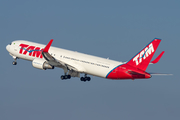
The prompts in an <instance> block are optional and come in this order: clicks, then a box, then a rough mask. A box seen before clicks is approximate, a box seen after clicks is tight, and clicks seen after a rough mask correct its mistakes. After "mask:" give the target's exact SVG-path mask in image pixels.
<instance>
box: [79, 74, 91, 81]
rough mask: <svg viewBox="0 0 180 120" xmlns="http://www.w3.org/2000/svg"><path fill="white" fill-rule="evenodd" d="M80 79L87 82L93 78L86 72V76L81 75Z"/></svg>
mask: <svg viewBox="0 0 180 120" xmlns="http://www.w3.org/2000/svg"><path fill="white" fill-rule="evenodd" d="M80 80H81V81H83V82H86V81H90V80H91V78H90V77H87V74H85V76H84V77H81V78H80Z"/></svg>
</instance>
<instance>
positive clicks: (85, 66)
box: [6, 40, 123, 78]
mask: <svg viewBox="0 0 180 120" xmlns="http://www.w3.org/2000/svg"><path fill="white" fill-rule="evenodd" d="M21 44H25V45H28V47H29V46H33V47H32V48H34V49H36V48H40V49H43V48H44V47H45V45H43V44H38V43H34V42H29V41H24V40H17V41H13V42H12V43H11V45H8V46H7V47H6V49H7V50H8V52H9V53H10V55H11V56H13V57H17V58H20V59H25V60H29V61H33V60H34V59H35V58H40V55H39V56H37V55H35V54H34V56H33V52H34V51H31V49H28V50H27V49H22V47H21V46H20V45H21ZM26 48H27V47H26ZM49 53H50V54H51V55H52V56H53V57H54V58H55V59H57V60H59V61H62V62H65V63H68V64H69V65H71V66H74V67H76V68H78V70H79V72H80V73H85V74H90V75H93V76H98V77H102V78H106V76H107V75H108V73H110V72H111V71H112V70H113V69H114V68H116V67H117V66H119V65H121V64H123V63H122V62H118V61H113V60H109V59H105V58H100V57H96V56H92V55H87V54H83V53H79V52H76V51H70V50H65V49H61V48H57V47H50V49H49ZM42 59H44V58H42Z"/></svg>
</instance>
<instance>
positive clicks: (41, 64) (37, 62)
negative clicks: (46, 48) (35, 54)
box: [32, 58, 54, 70]
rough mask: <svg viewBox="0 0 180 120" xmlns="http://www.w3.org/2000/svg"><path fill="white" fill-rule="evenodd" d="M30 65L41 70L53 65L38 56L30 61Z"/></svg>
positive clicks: (50, 67) (51, 67) (52, 67)
mask: <svg viewBox="0 0 180 120" xmlns="http://www.w3.org/2000/svg"><path fill="white" fill-rule="evenodd" d="M32 66H33V67H35V68H37V69H41V70H46V69H54V66H51V65H50V64H48V62H47V61H46V60H44V59H40V58H36V59H34V60H33V61H32Z"/></svg>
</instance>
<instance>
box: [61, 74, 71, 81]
mask: <svg viewBox="0 0 180 120" xmlns="http://www.w3.org/2000/svg"><path fill="white" fill-rule="evenodd" d="M66 79H71V75H62V76H61V80H66Z"/></svg>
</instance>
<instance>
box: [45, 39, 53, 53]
mask: <svg viewBox="0 0 180 120" xmlns="http://www.w3.org/2000/svg"><path fill="white" fill-rule="evenodd" d="M52 42H53V39H51V40H50V41H49V43H48V44H47V45H46V47H45V48H44V50H43V52H48V51H49V48H50V47H51V44H52Z"/></svg>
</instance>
